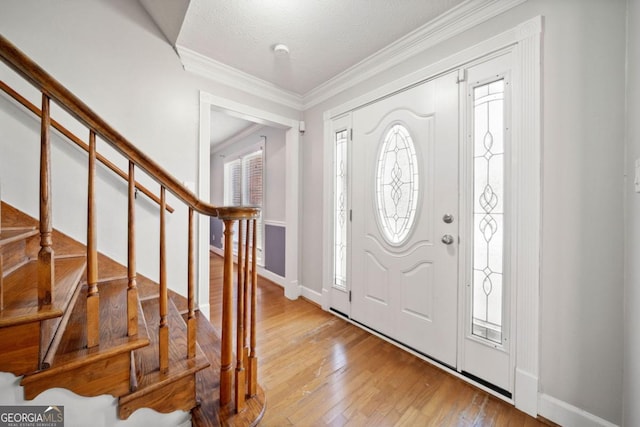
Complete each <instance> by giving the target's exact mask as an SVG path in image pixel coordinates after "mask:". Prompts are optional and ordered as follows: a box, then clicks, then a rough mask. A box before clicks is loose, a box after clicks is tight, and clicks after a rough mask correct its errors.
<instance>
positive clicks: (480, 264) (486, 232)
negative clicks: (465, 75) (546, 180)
mask: <svg viewBox="0 0 640 427" xmlns="http://www.w3.org/2000/svg"><path fill="white" fill-rule="evenodd" d="M472 94H473V113H472V118H473V181H474V185H473V187H474V188H473V295H472V298H473V308H472V310H473V321H472V322H473V323H472V333H473V335H476V336H478V337H481V338H485V339H487V340H489V341H492V342H495V343H499V344H501V343H502V335H503V331H502V326H503V325H502V324H503V298H504V295H503V282H504V269H503V264H504V262H503V260H504V224H505V220H504V194H505V191H504V187H505V185H504V164H505V158H504V157H505V138H504V134H505V132H504V130H505V105H504V103H505V81H504V79H500V80H496V81H493V82H490V83H486V84H483V85H480V86H476V87H475V88H473V91H472Z"/></svg>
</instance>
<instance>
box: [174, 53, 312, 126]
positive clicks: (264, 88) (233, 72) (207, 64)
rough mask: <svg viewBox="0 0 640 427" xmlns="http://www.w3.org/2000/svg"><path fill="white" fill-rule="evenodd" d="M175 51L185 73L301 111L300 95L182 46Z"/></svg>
mask: <svg viewBox="0 0 640 427" xmlns="http://www.w3.org/2000/svg"><path fill="white" fill-rule="evenodd" d="M176 51H177V52H178V56H179V57H180V61H182V66H183V67H184V69H185V70H186V71H189V72H191V73H194V74H197V75H199V76H202V77H206V78H208V79H211V80H213V81H215V82H218V83H222V84H224V85H226V86H231V87H233V88H236V89H240V90H242V91H244V92H246V93H249V94H252V95H257V96H259V97H261V98H264V99H268V100H270V101H273V102H276V103H278V104H281V105H285V106H287V107H291V108H295V109H296V110H302V107H303V103H302V96H301V95H298V94H296V93H293V92H290V91H288V90H285V89H282V88H280V87H278V86H276V85H274V84H273V83H269V82H268V81H266V80H262V79H259V78H257V77H254V76H252V75H251V74H247V73H245V72H243V71H240V70H238V69H236V68H233V67H230V66H228V65H226V64H223V63H222V62H218V61H215V60H213V59H211V58H209V57H208V56H204V55H202V54H200V53H198V52H195V51H193V50H191V49H188V48H186V47H184V46H180V45H176ZM296 130H297V128H296Z"/></svg>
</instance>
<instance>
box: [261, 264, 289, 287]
mask: <svg viewBox="0 0 640 427" xmlns="http://www.w3.org/2000/svg"><path fill="white" fill-rule="evenodd" d="M258 275H259V276H262V277H264V278H265V279H267V280H270V281H272V282H273V283H275V284H276V285H279V286H282V287H283V288H284V284H285V279H284V277H282V276H280V275H279V274H276V273H274V272H272V271H269V270H267V269H266V268H264V267H260V266H258Z"/></svg>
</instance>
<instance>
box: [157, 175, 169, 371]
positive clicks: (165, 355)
mask: <svg viewBox="0 0 640 427" xmlns="http://www.w3.org/2000/svg"><path fill="white" fill-rule="evenodd" d="M166 204H167V201H166V190H165V188H164V186H162V187H161V188H160V327H159V330H158V334H159V346H160V348H159V356H160V372H162V373H166V372H167V371H168V370H169V323H168V321H167V313H168V306H169V295H168V293H167V265H166V260H167V259H166V253H167V248H166V229H165V228H166V224H165V209H166Z"/></svg>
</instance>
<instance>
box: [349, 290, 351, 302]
mask: <svg viewBox="0 0 640 427" xmlns="http://www.w3.org/2000/svg"><path fill="white" fill-rule="evenodd" d="M349 302H351V291H349Z"/></svg>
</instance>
